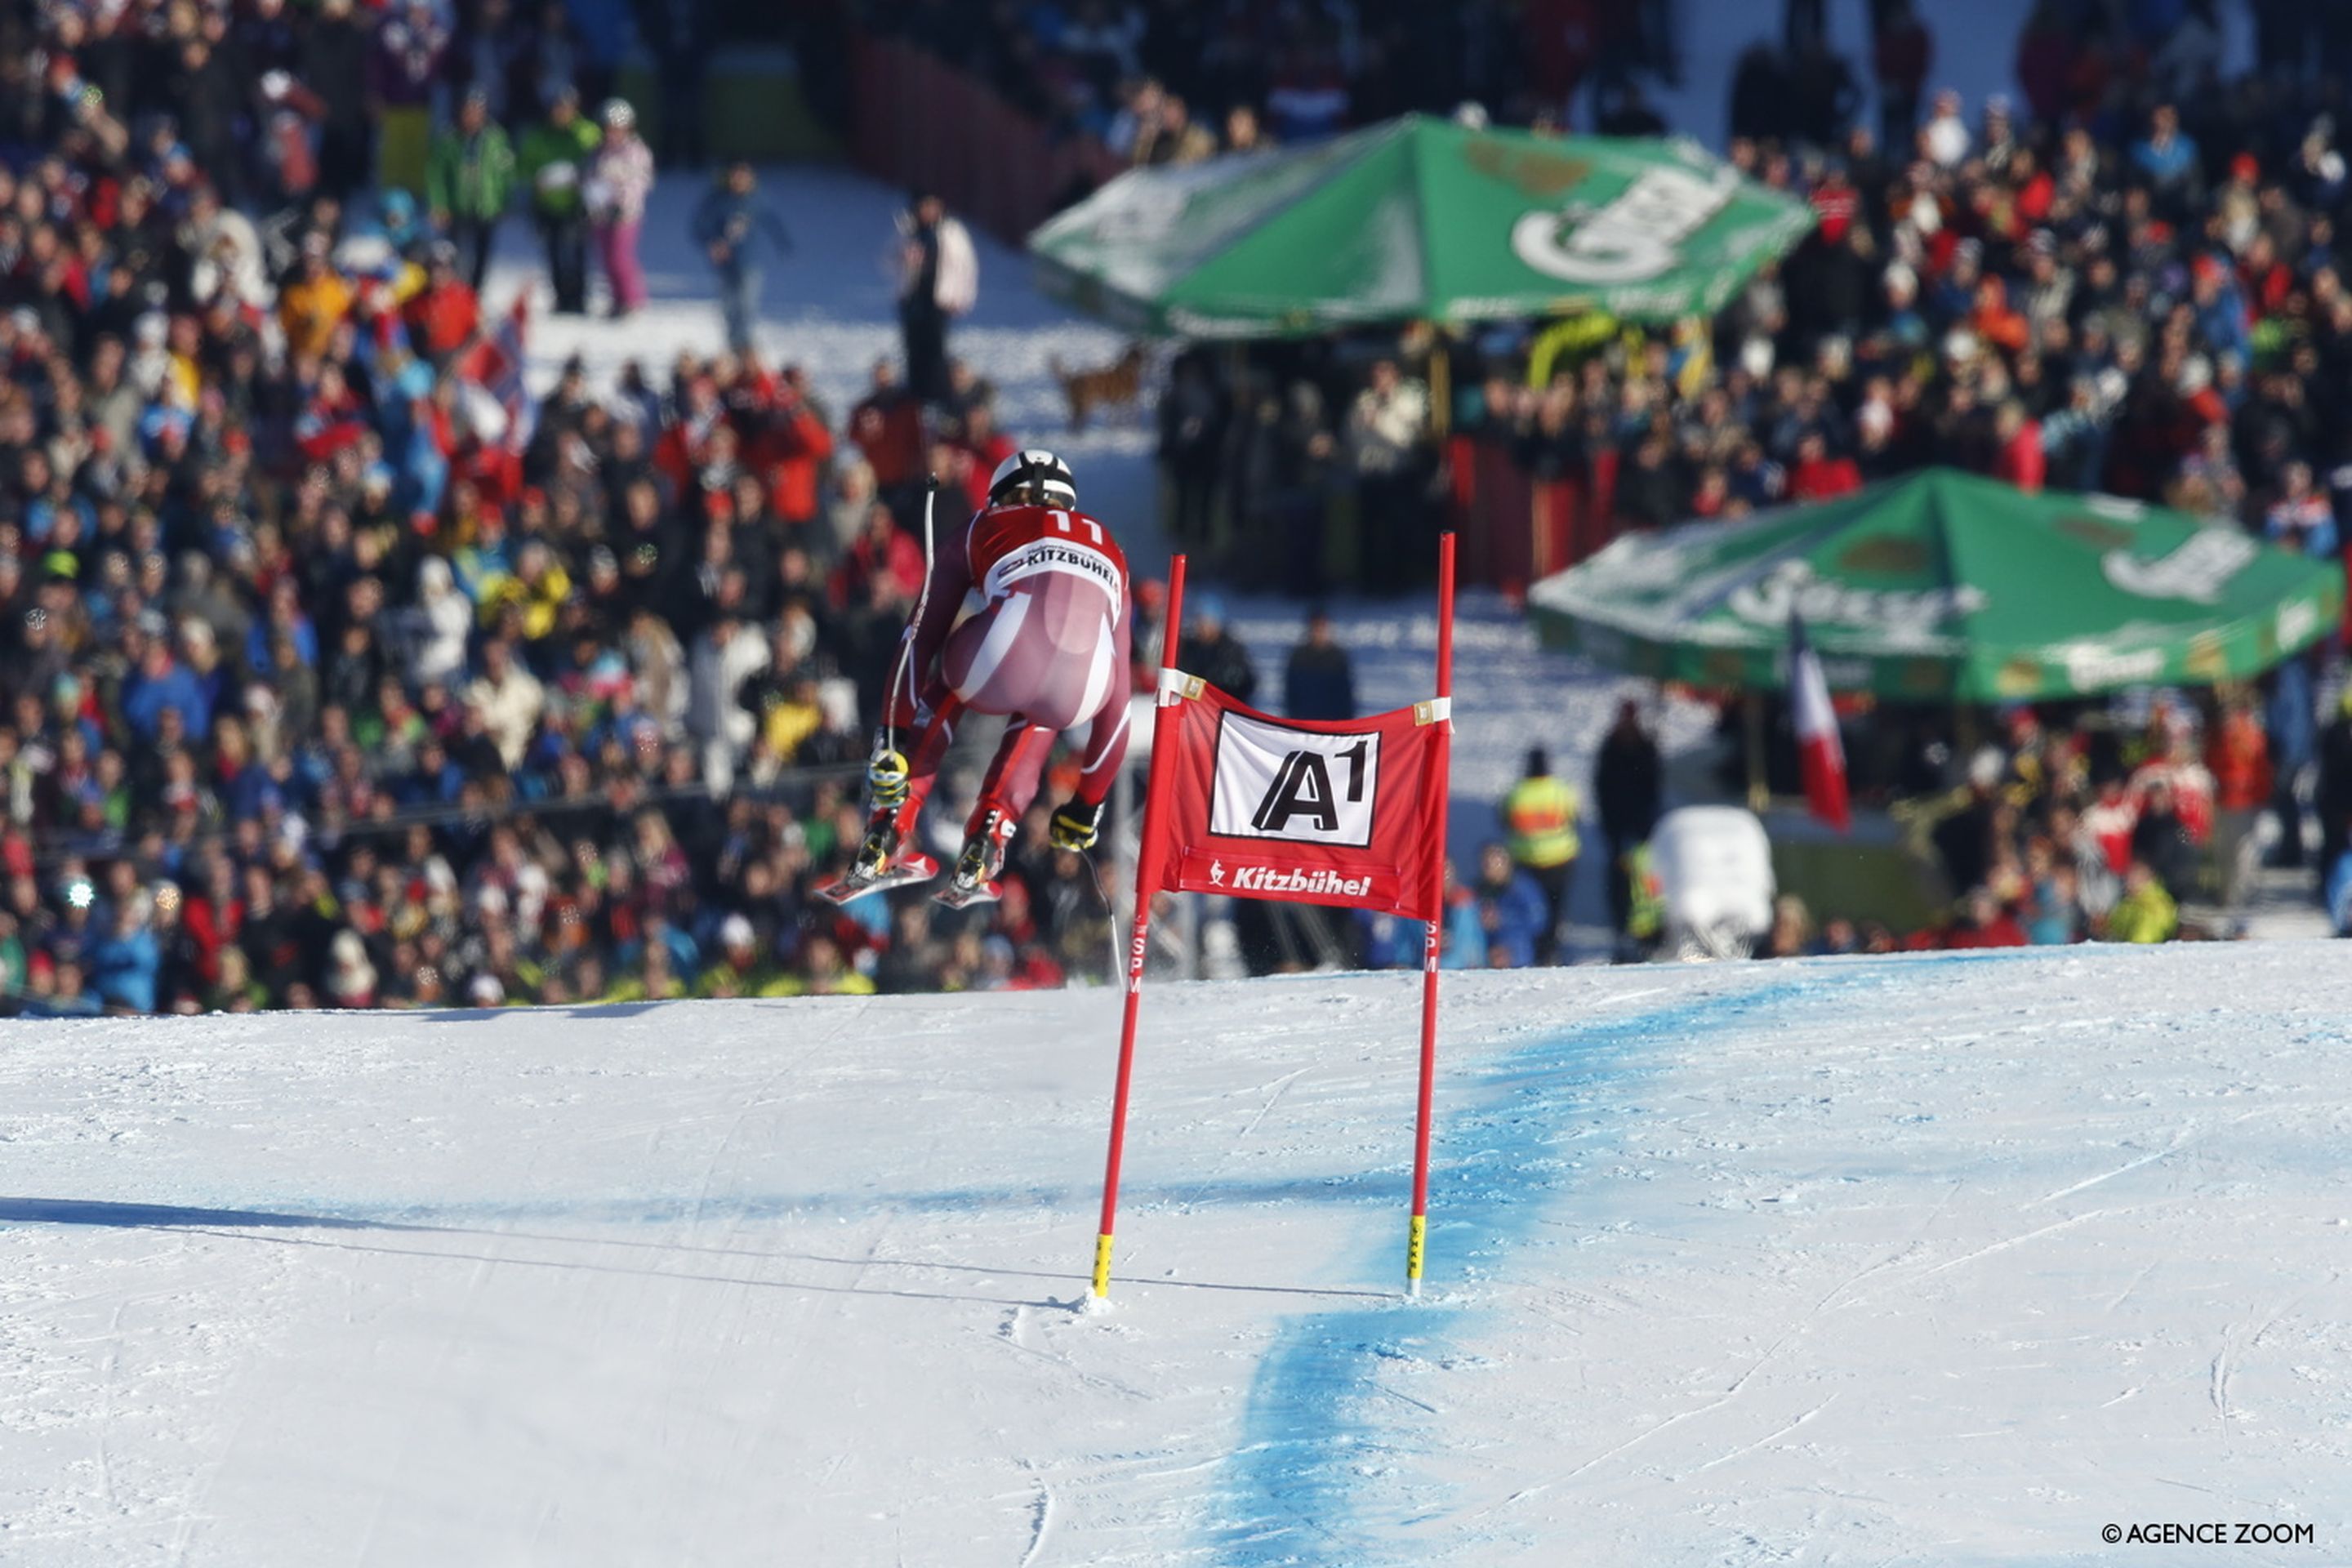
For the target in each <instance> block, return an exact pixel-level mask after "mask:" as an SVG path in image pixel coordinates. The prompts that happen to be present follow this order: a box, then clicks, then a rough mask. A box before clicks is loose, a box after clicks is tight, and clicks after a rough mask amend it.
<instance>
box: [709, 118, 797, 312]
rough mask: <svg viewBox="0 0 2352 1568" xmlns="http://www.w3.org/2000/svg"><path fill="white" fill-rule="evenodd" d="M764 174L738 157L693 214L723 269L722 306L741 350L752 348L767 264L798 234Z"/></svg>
mask: <svg viewBox="0 0 2352 1568" xmlns="http://www.w3.org/2000/svg"><path fill="white" fill-rule="evenodd" d="M758 191H759V176H757V175H756V174H753V173H752V172H751V164H749V163H744V162H742V161H741V160H740V159H738V160H737V161H736V162H734V163H730V164H729V165H728V166H727V174H726V175H725V177H724V178H722V179H721V180H720V181H719V184H716V185H713V186H712V187H711V188H710V194H709V195H706V196H704V197H703V198H702V205H701V207H700V208H698V210H697V211H696V213H695V215H694V237H695V241H696V243H698V244H699V245H700V246H701V247H702V248H703V251H704V253H705V254H706V255H708V256H709V258H710V265H711V266H712V268H715V269H716V270H717V271H718V273H719V311H720V313H721V314H722V315H724V316H725V317H726V320H727V346H728V347H729V348H730V349H732V350H733V351H735V352H736V353H743V352H745V351H746V350H748V349H750V348H751V326H752V323H753V322H755V321H758V320H759V319H760V286H761V283H762V282H763V281H764V280H765V279H766V277H767V266H768V263H769V262H770V261H771V260H772V259H774V258H777V257H779V256H786V255H789V254H791V252H792V248H793V237H792V236H791V235H789V234H787V233H786V232H785V231H784V226H783V224H782V222H781V221H779V220H778V218H777V216H776V215H775V213H774V212H773V211H772V209H771V208H770V207H769V206H768V205H767V204H766V203H765V202H762V201H761V200H760V199H759V195H758Z"/></svg>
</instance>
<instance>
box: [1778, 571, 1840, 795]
mask: <svg viewBox="0 0 2352 1568" xmlns="http://www.w3.org/2000/svg"><path fill="white" fill-rule="evenodd" d="M1789 703H1790V710H1791V716H1792V717H1793V719H1794V721H1795V723H1796V731H1797V765H1798V768H1799V770H1800V771H1801V772H1802V773H1803V774H1804V777H1805V805H1806V808H1807V809H1808V810H1810V811H1811V813H1812V814H1813V815H1814V816H1817V817H1819V818H1820V819H1821V820H1822V821H1823V822H1826V823H1828V824H1829V825H1830V826H1832V827H1834V828H1836V829H1837V830H1838V831H1839V832H1840V833H1843V832H1844V831H1845V830H1846V828H1847V826H1849V825H1850V824H1851V823H1852V821H1853V814H1852V813H1851V812H1850V811H1849V810H1848V809H1847V805H1846V792H1845V742H1843V741H1842V740H1841V739H1840V738H1839V736H1838V721H1837V710H1836V709H1834V708H1832V706H1830V683H1829V680H1828V679H1827V678H1826V677H1824V676H1823V675H1822V659H1821V656H1820V655H1819V654H1817V653H1815V652H1814V651H1813V645H1812V644H1811V642H1809V641H1807V640H1806V637H1805V623H1804V620H1803V618H1802V617H1801V616H1799V615H1798V614H1797V613H1796V612H1795V611H1793V610H1791V611H1790V613H1789Z"/></svg>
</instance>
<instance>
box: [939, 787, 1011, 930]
mask: <svg viewBox="0 0 2352 1568" xmlns="http://www.w3.org/2000/svg"><path fill="white" fill-rule="evenodd" d="M1015 826H1018V825H1017V824H1016V823H1015V822H1014V820H1013V818H1012V817H1011V816H1007V815H1006V814H1005V813H1003V812H1001V811H997V810H994V809H991V810H989V811H986V812H983V813H982V815H981V818H980V821H979V822H978V823H977V824H976V825H975V826H973V828H972V830H971V833H969V834H968V835H966V836H965V837H964V841H963V853H962V854H961V855H959V856H957V857H956V868H955V875H954V876H953V877H951V878H950V879H949V880H948V885H947V886H946V887H944V888H941V889H940V890H939V891H938V892H937V893H935V894H933V895H932V897H933V898H935V899H937V900H939V901H940V903H942V904H945V905H946V906H947V907H948V908H950V909H951V910H960V909H962V908H964V907H965V906H967V905H970V904H992V903H994V902H995V901H996V900H998V899H1000V898H1002V897H1003V895H1004V889H1003V888H1002V887H1000V886H999V885H998V884H997V880H996V879H997V878H998V877H999V876H1000V875H1001V874H1002V873H1003V870H1004V846H1005V842H1006V841H1007V840H1008V839H1010V838H1011V837H1013V828H1014V827H1015Z"/></svg>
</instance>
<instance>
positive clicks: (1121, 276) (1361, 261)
mask: <svg viewBox="0 0 2352 1568" xmlns="http://www.w3.org/2000/svg"><path fill="white" fill-rule="evenodd" d="M1812 223H1813V215H1812V211H1811V208H1809V207H1807V206H1806V205H1804V204H1803V203H1801V202H1799V201H1797V200H1796V199H1794V198H1793V197H1790V196H1788V195H1783V194H1781V193H1780V192H1778V191H1772V190H1768V189H1766V188H1765V187H1764V186H1761V185H1759V184H1754V183H1752V182H1750V181H1748V180H1746V179H1743V178H1742V177H1741V176H1740V174H1739V173H1738V171H1737V170H1736V169H1734V168H1732V167H1731V166H1730V165H1729V164H1727V163H1723V162H1721V161H1720V160H1718V159H1716V158H1713V157H1711V156H1709V155H1708V154H1707V153H1704V152H1702V151H1701V150H1700V149H1699V148H1698V147H1697V146H1696V144H1695V143H1691V142H1645V141H1628V140H1620V139H1612V138H1606V137H1588V136H1567V137H1552V136H1537V135H1533V134H1530V133H1528V132H1517V131H1472V130H1469V129H1466V128H1465V127H1463V126H1460V125H1456V124H1454V122H1452V121H1444V120H1429V119H1424V118H1423V117H1422V116H1419V115H1407V116H1405V117H1404V118H1403V119H1402V120H1392V121H1387V122H1386V123H1384V124H1381V125H1374V126H1370V127H1367V128H1366V129H1364V130H1362V131H1358V132H1353V133H1352V134H1349V135H1347V136H1342V137H1339V139H1337V140H1336V141H1331V142H1318V143H1316V144H1314V145H1312V146H1307V147H1299V148H1281V149H1277V150H1276V151H1274V152H1270V153H1251V154H1244V155H1240V156H1234V157H1225V158H1215V159H1212V160H1210V161H1208V162H1206V163H1193V164H1189V165H1184V166H1180V167H1169V168H1157V169H1139V170H1137V171H1135V172H1134V173H1132V174H1122V175H1120V176H1119V177H1118V179H1116V180H1113V181H1112V182H1111V183H1110V184H1107V185H1105V186H1104V187H1103V188H1102V189H1101V190H1099V191H1097V192H1096V193H1095V194H1094V195H1092V196H1090V197H1088V198H1087V200H1086V201H1084V202H1082V203H1080V204H1079V205H1076V206H1075V207H1073V208H1071V209H1070V210H1069V211H1067V212H1066V213H1064V214H1062V215H1061V216H1058V217H1056V218H1055V219H1053V220H1052V221H1051V222H1049V223H1047V224H1046V225H1045V226H1044V227H1042V228H1040V229H1038V230H1037V231H1036V233H1034V234H1033V235H1031V236H1030V237H1029V248H1030V250H1031V252H1032V253H1033V254H1034V256H1035V257H1036V258H1037V261H1038V267H1039V272H1040V276H1041V279H1042V280H1043V282H1044V284H1045V288H1046V289H1048V290H1049V291H1051V292H1054V293H1056V294H1058V295H1060V296H1062V297H1063V298H1065V299H1067V300H1071V301H1072V302H1074V303H1075V304H1076V305H1078V306H1079V307H1080V308H1081V309H1084V310H1088V311H1090V312H1092V313H1094V314H1096V315H1098V316H1101V317H1103V318H1105V319H1106V320H1108V321H1112V322H1113V323H1114V324H1116V325H1119V326H1123V327H1126V328H1128V329H1129V331H1138V332H1169V333H1178V334H1181V335H1184V336H1188V337H1199V338H1239V337H1263V336H1268V335H1281V334H1291V335H1309V334H1314V333H1318V332H1325V331H1330V330H1331V329H1333V328H1335V327H1344V326H1348V325H1350V324H1353V323H1357V322H1365V321H1486V320H1492V319H1497V318H1499V319H1507V320H1516V319H1523V318H1527V317H1534V316H1548V315H1555V314H1559V313H1561V312H1565V311H1574V310H1605V311H1608V312H1610V313H1611V314H1612V315H1618V316H1623V317H1627V318H1630V319H1633V320H1639V321H1670V320H1673V319H1674V318H1676V317H1679V316H1687V315H1695V314H1710V313H1712V312H1713V311H1715V310H1717V309H1719V308H1720V307H1721V306H1722V305H1723V303H1724V301H1725V300H1728V299H1729V298H1730V297H1731V294H1732V292H1733V290H1735V289H1738V287H1739V286H1740V284H1742V283H1743V282H1745V281H1746V280H1747V279H1748V275H1749V274H1750V273H1752V272H1754V271H1755V270H1756V269H1757V268H1759V267H1761V266H1762V265H1764V264H1765V263H1766V262H1768V261H1770V260H1772V259H1773V258H1776V257H1778V256H1780V255H1781V254H1782V253H1784V252H1785V251H1787V250H1788V248H1789V247H1790V246H1792V245H1794V244H1795V243H1796V242H1797V241H1798V240H1799V239H1800V238H1801V237H1803V236H1804V234H1805V233H1806V231H1807V230H1809V229H1810V228H1811V226H1812Z"/></svg>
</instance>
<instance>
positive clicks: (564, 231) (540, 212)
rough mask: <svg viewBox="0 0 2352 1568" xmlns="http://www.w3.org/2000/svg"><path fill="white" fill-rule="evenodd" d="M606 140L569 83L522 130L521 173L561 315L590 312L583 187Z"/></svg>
mask: <svg viewBox="0 0 2352 1568" xmlns="http://www.w3.org/2000/svg"><path fill="white" fill-rule="evenodd" d="M603 141H604V132H602V131H600V130H598V129H597V127H596V122H595V121H593V120H591V119H589V118H588V117H587V116H586V115H584V114H583V113H581V112H580V94H579V92H578V91H577V90H575V89H572V88H570V87H566V88H564V89H562V91H561V92H559V93H557V94H556V96H555V101H554V102H553V103H552V104H551V105H550V106H549V108H548V110H547V118H546V119H545V120H542V121H540V122H539V123H538V124H536V125H534V126H532V127H531V128H530V130H528V131H526V132H523V136H522V168H521V174H522V177H523V179H524V180H525V181H526V182H527V183H528V184H530V216H531V221H532V222H533V223H535V224H537V225H538V226H539V237H540V239H541V242H542V243H544V244H545V246H546V247H547V276H548V280H549V282H550V283H551V284H552V285H553V286H554V289H555V313H556V314H557V315H559V316H581V315H585V314H587V311H588V204H587V202H586V200H585V199H584V198H583V195H582V194H581V186H582V185H583V184H585V183H586V181H587V178H588V164H589V161H590V160H591V159H593V157H594V156H595V154H596V147H597V144H598V143H600V142H603Z"/></svg>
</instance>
